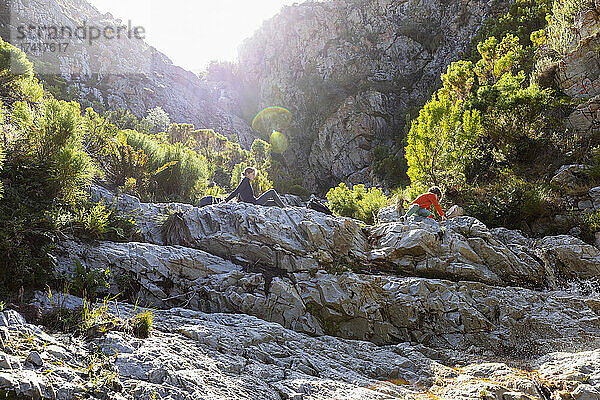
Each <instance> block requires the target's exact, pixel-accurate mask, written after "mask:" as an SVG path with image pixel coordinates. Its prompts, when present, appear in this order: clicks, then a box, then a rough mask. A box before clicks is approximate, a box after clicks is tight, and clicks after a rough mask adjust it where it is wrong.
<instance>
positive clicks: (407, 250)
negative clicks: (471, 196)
mask: <svg viewBox="0 0 600 400" xmlns="http://www.w3.org/2000/svg"><path fill="white" fill-rule="evenodd" d="M511 232H512V234H511V235H503V236H497V235H494V233H493V232H492V231H491V230H489V229H488V228H487V227H486V226H485V225H484V224H482V223H481V222H479V221H478V220H476V219H475V218H472V217H457V218H453V219H451V220H449V221H448V222H446V223H445V224H439V223H437V222H435V221H433V220H431V219H423V218H418V217H417V218H410V219H409V220H408V221H407V222H406V223H403V222H396V223H390V224H384V225H379V226H376V227H373V228H372V229H371V230H370V236H369V243H371V245H372V247H371V251H370V253H369V260H370V261H371V262H372V263H374V264H376V265H379V266H380V267H381V268H387V269H389V268H391V269H392V270H394V271H396V272H398V273H402V274H406V275H410V276H424V277H431V278H441V279H451V280H455V281H459V280H471V281H479V282H485V283H488V284H493V285H508V284H514V285H519V286H532V287H542V286H546V285H549V284H550V285H551V284H552V280H551V279H549V278H550V277H549V276H548V273H547V271H546V269H545V268H544V266H543V265H542V264H541V263H540V262H538V260H537V259H536V258H535V254H534V253H533V252H532V250H531V247H530V246H529V245H530V243H528V242H530V241H529V240H528V239H526V238H525V237H523V236H522V235H521V234H519V233H518V232H515V231H511Z"/></svg>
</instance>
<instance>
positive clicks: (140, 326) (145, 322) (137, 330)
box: [130, 310, 154, 339]
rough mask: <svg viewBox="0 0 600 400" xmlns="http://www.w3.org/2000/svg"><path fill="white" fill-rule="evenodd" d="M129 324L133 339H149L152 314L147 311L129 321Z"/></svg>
mask: <svg viewBox="0 0 600 400" xmlns="http://www.w3.org/2000/svg"><path fill="white" fill-rule="evenodd" d="M130 324H131V330H132V332H133V335H134V336H135V337H137V338H140V339H146V338H149V337H150V334H151V333H152V327H153V325H154V314H153V313H152V312H151V311H149V310H147V311H144V312H142V313H139V314H137V315H136V316H135V317H133V319H131V321H130Z"/></svg>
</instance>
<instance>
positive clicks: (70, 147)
mask: <svg viewBox="0 0 600 400" xmlns="http://www.w3.org/2000/svg"><path fill="white" fill-rule="evenodd" d="M13 118H14V120H15V121H16V122H17V123H18V124H19V127H20V129H21V131H22V132H23V133H24V134H25V136H26V137H27V139H28V141H27V145H26V146H27V148H28V149H27V150H28V151H29V152H30V153H31V155H32V157H33V158H35V159H36V160H37V162H39V163H40V164H45V165H47V167H48V169H49V171H50V172H51V173H50V177H51V180H52V181H53V184H54V186H55V187H56V189H57V191H58V193H59V194H60V197H61V199H62V200H64V201H66V202H69V203H75V202H77V201H78V200H79V199H80V198H81V196H82V194H83V191H84V189H85V188H86V187H87V186H89V185H90V184H91V181H92V179H93V178H94V176H95V175H96V173H97V169H96V166H95V164H94V163H93V161H92V158H91V157H90V156H89V154H87V153H86V152H85V151H84V150H83V146H82V119H81V116H80V113H79V105H78V104H77V103H67V102H64V101H58V100H54V99H51V100H48V101H47V102H46V103H45V104H44V105H43V106H42V107H41V110H40V112H39V113H38V111H35V110H34V109H32V108H31V107H29V106H28V105H27V104H26V103H25V102H17V103H15V105H14V107H13ZM38 119H39V123H37V120H38Z"/></svg>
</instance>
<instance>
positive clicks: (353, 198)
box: [327, 183, 390, 224]
mask: <svg viewBox="0 0 600 400" xmlns="http://www.w3.org/2000/svg"><path fill="white" fill-rule="evenodd" d="M327 201H328V202H329V207H330V208H331V210H332V211H333V212H334V213H336V214H337V215H340V216H342V217H350V218H355V219H359V220H362V221H364V222H366V223H367V224H373V223H374V222H375V219H376V217H377V213H378V212H379V209H381V208H382V207H385V206H386V205H387V204H389V202H390V200H389V199H388V198H387V197H386V196H385V194H383V192H382V191H381V190H380V189H378V188H370V189H365V186H364V185H355V186H354V187H353V188H352V190H350V189H349V188H348V187H347V186H346V185H345V184H344V183H340V184H339V186H337V187H335V188H332V189H330V190H329V192H327Z"/></svg>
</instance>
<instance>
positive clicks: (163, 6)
mask: <svg viewBox="0 0 600 400" xmlns="http://www.w3.org/2000/svg"><path fill="white" fill-rule="evenodd" d="M88 1H90V3H92V4H93V5H94V6H95V7H96V8H97V9H98V10H99V11H100V12H102V13H105V12H110V13H111V14H112V15H113V16H114V17H115V18H120V19H122V20H123V22H124V23H127V21H128V20H131V21H132V24H133V26H143V27H144V28H145V29H146V42H148V43H149V44H150V45H152V46H154V47H156V48H157V49H158V50H160V51H162V52H163V53H165V54H166V55H167V56H168V57H169V58H171V60H173V63H175V64H176V65H179V66H181V67H184V68H185V69H188V70H191V71H194V72H199V71H203V70H204V69H205V68H206V66H207V65H208V63H209V62H210V61H211V60H223V61H235V60H236V59H237V49H238V46H239V45H240V44H241V43H242V42H243V40H244V39H246V38H248V37H250V36H252V34H253V33H254V32H255V31H256V30H257V29H258V28H259V27H260V26H261V25H262V23H263V21H264V20H266V19H269V18H271V17H272V16H274V15H275V14H277V13H278V12H279V11H280V10H281V8H282V7H283V6H284V5H291V4H294V3H301V2H302V1H303V0H166V1H165V0H88Z"/></svg>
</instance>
